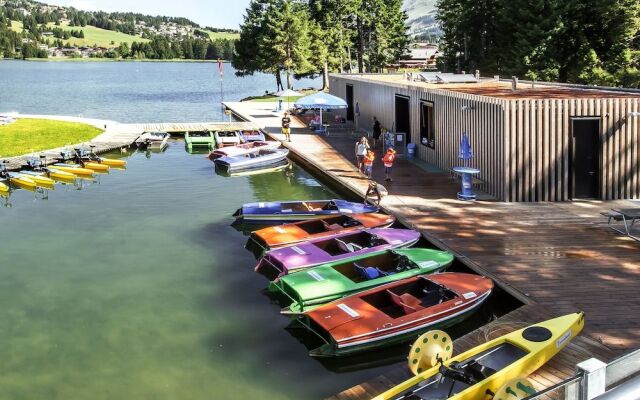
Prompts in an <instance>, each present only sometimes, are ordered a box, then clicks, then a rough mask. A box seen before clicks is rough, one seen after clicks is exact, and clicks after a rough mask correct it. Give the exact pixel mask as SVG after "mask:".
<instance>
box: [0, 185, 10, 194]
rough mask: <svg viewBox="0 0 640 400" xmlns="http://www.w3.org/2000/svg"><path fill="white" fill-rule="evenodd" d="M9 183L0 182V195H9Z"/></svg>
mask: <svg viewBox="0 0 640 400" xmlns="http://www.w3.org/2000/svg"><path fill="white" fill-rule="evenodd" d="M9 191H10V188H9V185H7V184H6V183H4V182H0V196H8V195H9Z"/></svg>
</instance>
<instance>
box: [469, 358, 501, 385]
mask: <svg viewBox="0 0 640 400" xmlns="http://www.w3.org/2000/svg"><path fill="white" fill-rule="evenodd" d="M465 370H466V371H467V372H468V373H469V375H471V377H472V378H473V379H474V380H475V381H476V382H480V381H483V380H485V379H487V378H488V377H490V376H491V375H493V374H495V373H496V370H495V369H493V368H490V367H487V366H484V365H482V364H480V363H479V362H478V361H477V360H473V361H471V362H470V363H469V364H467V366H466V367H465Z"/></svg>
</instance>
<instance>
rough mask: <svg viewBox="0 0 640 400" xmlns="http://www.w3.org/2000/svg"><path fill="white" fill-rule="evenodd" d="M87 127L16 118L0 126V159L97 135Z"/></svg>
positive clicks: (99, 131)
mask: <svg viewBox="0 0 640 400" xmlns="http://www.w3.org/2000/svg"><path fill="white" fill-rule="evenodd" d="M101 133H102V131H101V130H100V129H98V128H95V127H93V126H91V125H85V124H79V123H75V122H63V121H51V120H46V119H19V120H17V121H16V122H14V123H11V124H8V125H4V126H0V157H13V156H19V155H22V154H27V153H33V152H37V151H42V150H49V149H53V148H56V147H61V146H67V145H73V144H77V143H81V142H86V141H87V140H90V139H93V138H94V137H96V136H98V135H99V134H101Z"/></svg>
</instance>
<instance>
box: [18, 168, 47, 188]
mask: <svg viewBox="0 0 640 400" xmlns="http://www.w3.org/2000/svg"><path fill="white" fill-rule="evenodd" d="M20 175H23V176H25V177H27V178H29V179H31V180H32V181H34V182H35V183H36V185H37V186H38V187H41V188H43V189H49V190H53V189H55V181H54V180H53V179H51V178H49V177H47V176H45V175H44V174H43V173H35V172H30V171H22V172H20Z"/></svg>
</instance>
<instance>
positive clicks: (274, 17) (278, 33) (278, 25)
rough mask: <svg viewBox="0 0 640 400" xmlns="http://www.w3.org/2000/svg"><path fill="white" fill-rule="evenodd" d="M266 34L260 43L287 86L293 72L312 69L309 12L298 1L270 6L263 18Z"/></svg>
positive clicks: (287, 0)
mask: <svg viewBox="0 0 640 400" xmlns="http://www.w3.org/2000/svg"><path fill="white" fill-rule="evenodd" d="M266 27H267V34H266V35H264V36H263V37H262V38H261V41H260V42H259V44H260V47H261V48H263V49H265V51H269V50H270V51H271V53H272V56H271V58H272V60H273V61H275V63H276V64H277V65H279V66H281V67H282V69H284V71H285V74H286V77H287V88H288V89H291V88H292V85H291V77H292V76H293V74H300V75H304V74H308V73H309V72H311V71H313V65H312V64H311V62H310V61H309V60H310V58H311V52H310V46H311V39H310V36H309V15H308V13H307V10H306V9H305V8H303V7H302V4H301V3H296V2H294V1H292V0H285V1H284V3H283V4H282V7H281V8H280V9H277V8H271V10H270V12H269V13H268V14H267V18H266Z"/></svg>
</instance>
